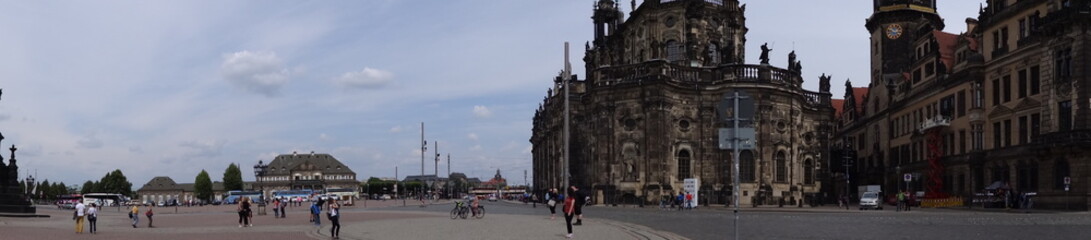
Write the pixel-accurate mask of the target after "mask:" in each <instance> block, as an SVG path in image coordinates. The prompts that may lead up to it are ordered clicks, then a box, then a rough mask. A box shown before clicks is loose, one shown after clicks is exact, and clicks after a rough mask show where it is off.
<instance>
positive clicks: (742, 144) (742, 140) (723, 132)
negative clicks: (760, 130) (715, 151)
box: [719, 128, 756, 150]
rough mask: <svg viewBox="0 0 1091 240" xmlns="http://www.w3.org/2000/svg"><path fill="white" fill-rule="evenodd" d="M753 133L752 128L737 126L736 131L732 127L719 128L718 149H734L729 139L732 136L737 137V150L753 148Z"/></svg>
mask: <svg viewBox="0 0 1091 240" xmlns="http://www.w3.org/2000/svg"><path fill="white" fill-rule="evenodd" d="M735 134H738V135H737V136H736V135H735ZM755 135H756V134H755V131H754V128H739V129H738V131H735V129H734V128H720V136H719V139H720V149H725V150H726V149H735V144H733V143H732V141H731V140H733V139H732V137H734V138H738V139H739V146H738V147H739V150H753V149H754V136H755Z"/></svg>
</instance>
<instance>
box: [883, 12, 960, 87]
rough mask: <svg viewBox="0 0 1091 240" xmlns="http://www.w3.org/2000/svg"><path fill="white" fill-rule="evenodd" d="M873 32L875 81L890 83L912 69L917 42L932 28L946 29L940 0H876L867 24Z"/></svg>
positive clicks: (884, 84)
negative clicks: (885, 80) (941, 13)
mask: <svg viewBox="0 0 1091 240" xmlns="http://www.w3.org/2000/svg"><path fill="white" fill-rule="evenodd" d="M865 27H867V30H868V32H869V33H871V42H870V46H869V49H871V69H872V71H871V72H872V76H871V83H872V84H871V85H869V86H886V85H888V83H886V82H882V80H883V79H893V78H898V77H900V76H901V74H902V73H903V72H909V71H910V70H911V69H909V68H910V66H911V65H912V64H913V60H914V59H915V58H914V56H913V54H914V53H916V51H915V49H914V45H913V44H914V42H915V41H916V40H917V39H918V38H920V37H921V35H923V34H927V33H929V32H931V31H932V30H943V27H944V25H943V19H941V18H940V16H939V14H937V13H936V1H934V0H924V1H906V0H874V12H873V13H872V14H871V17H869V18H868V19H867V23H866V24H865Z"/></svg>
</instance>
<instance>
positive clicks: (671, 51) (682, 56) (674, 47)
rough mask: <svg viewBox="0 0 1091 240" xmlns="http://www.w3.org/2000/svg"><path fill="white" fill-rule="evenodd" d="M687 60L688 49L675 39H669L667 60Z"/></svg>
mask: <svg viewBox="0 0 1091 240" xmlns="http://www.w3.org/2000/svg"><path fill="white" fill-rule="evenodd" d="M682 60H686V49H685V48H683V47H682V44H681V43H679V42H678V41H675V40H670V41H667V61H671V62H673V61H682Z"/></svg>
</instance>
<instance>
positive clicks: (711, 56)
mask: <svg viewBox="0 0 1091 240" xmlns="http://www.w3.org/2000/svg"><path fill="white" fill-rule="evenodd" d="M708 65H712V66H716V65H720V46H717V45H716V44H715V43H710V44H708Z"/></svg>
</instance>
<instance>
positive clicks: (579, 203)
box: [568, 185, 587, 226]
mask: <svg viewBox="0 0 1091 240" xmlns="http://www.w3.org/2000/svg"><path fill="white" fill-rule="evenodd" d="M569 190H570V191H571V192H569V193H568V195H570V196H572V198H575V199H573V200H574V201H576V224H575V225H576V226H580V225H583V205H584V204H586V203H587V200H586V199H585V197H584V195H583V193H581V192H580V188H579V187H576V185H572V186H571V187H569Z"/></svg>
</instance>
